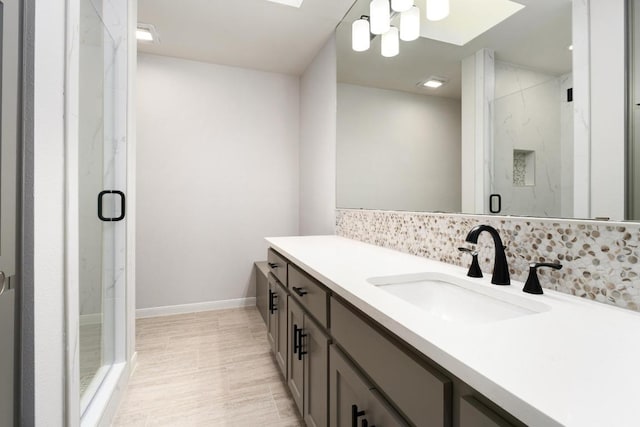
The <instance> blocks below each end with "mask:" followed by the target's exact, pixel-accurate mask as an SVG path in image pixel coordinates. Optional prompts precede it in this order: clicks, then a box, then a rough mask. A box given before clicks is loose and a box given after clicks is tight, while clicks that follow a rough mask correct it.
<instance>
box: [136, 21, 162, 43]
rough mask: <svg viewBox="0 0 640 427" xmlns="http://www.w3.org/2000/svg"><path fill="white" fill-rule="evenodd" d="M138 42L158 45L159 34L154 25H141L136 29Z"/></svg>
mask: <svg viewBox="0 0 640 427" xmlns="http://www.w3.org/2000/svg"><path fill="white" fill-rule="evenodd" d="M136 40H138V41H141V42H147V43H157V42H158V41H159V37H158V32H157V31H156V28H155V27H154V26H153V25H151V24H142V23H140V24H138V25H137V27H136Z"/></svg>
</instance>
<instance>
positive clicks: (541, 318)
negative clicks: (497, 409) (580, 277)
mask: <svg viewBox="0 0 640 427" xmlns="http://www.w3.org/2000/svg"><path fill="white" fill-rule="evenodd" d="M267 241H268V242H269V244H270V245H271V247H273V248H274V249H275V250H277V251H278V252H280V253H281V254H282V255H284V256H285V257H287V258H288V259H289V260H290V261H292V262H293V263H295V264H297V265H298V266H299V267H301V268H303V269H304V270H305V271H307V272H308V273H309V274H310V275H311V276H313V277H315V278H316V279H317V280H319V281H320V282H322V283H323V284H325V285H326V286H327V287H328V288H329V289H331V290H332V291H333V292H335V293H337V294H338V295H340V296H341V297H343V298H344V299H346V300H347V301H349V302H350V303H351V304H353V305H354V306H356V307H358V308H359V309H360V310H362V311H363V312H364V313H366V314H368V315H369V316H370V317H372V318H373V319H375V320H376V321H377V322H379V323H380V324H382V325H383V326H384V327H386V328H387V329H389V330H390V331H391V332H393V333H395V334H396V335H397V336H399V337H400V338H402V339H403V340H405V341H406V342H407V343H409V344H410V345H412V346H413V347H415V348H416V349H417V350H418V351H420V352H422V353H423V354H424V355H426V356H427V357H429V358H430V359H432V360H434V361H435V362H436V363H438V364H440V365H441V366H442V367H443V368H445V369H447V370H448V371H450V372H451V373H452V374H454V375H455V376H457V377H458V378H460V379H461V380H463V381H465V382H466V383H468V384H469V385H471V386H472V387H473V388H475V389H476V390H478V391H479V392H480V393H482V394H483V395H485V396H486V397H488V398H489V399H491V400H492V401H494V402H495V403H497V404H498V405H500V406H501V407H503V408H504V409H505V410H506V411H508V412H509V413H511V414H513V415H514V416H515V417H516V418H518V419H520V420H521V421H522V422H524V423H526V424H528V425H531V426H556V425H562V426H579V427H587V426H597V427H605V426H607V427H608V426H615V427H623V426H640V410H639V409H638V408H639V406H638V402H640V314H638V313H635V312H632V311H629V310H624V309H619V308H616V307H611V306H607V305H605V304H601V303H596V302H592V301H587V300H583V299H580V298H577V297H572V296H569V295H565V294H561V293H558V292H554V291H550V290H547V289H545V290H544V292H545V293H544V295H530V294H526V293H523V292H522V287H523V286H524V284H523V283H521V282H517V281H514V280H512V285H511V286H495V285H491V284H490V279H491V275H490V274H485V277H484V278H481V279H470V280H473V281H475V282H477V285H478V286H479V287H482V286H486V287H491V288H492V289H499V290H500V292H506V293H508V294H512V295H517V296H518V297H520V298H527V299H531V300H533V301H536V302H542V303H544V304H546V305H548V306H549V307H550V310H547V311H545V312H541V313H535V314H531V315H526V316H521V317H517V318H512V319H506V320H500V321H494V322H489V323H481V324H464V323H453V322H448V321H446V320H442V319H440V318H437V317H435V316H431V315H429V314H427V313H425V312H424V311H422V310H421V309H419V308H418V307H416V306H414V305H412V304H410V303H408V302H405V301H403V300H401V299H399V298H397V297H395V296H393V295H390V294H389V293H387V292H385V291H384V290H382V289H380V288H378V287H376V286H374V285H372V284H371V283H369V282H368V281H367V279H369V278H372V277H380V276H391V275H400V274H412V273H422V272H443V273H447V274H450V275H457V276H460V277H466V269H465V268H461V267H457V266H453V265H450V264H445V263H441V262H437V261H432V260H428V259H426V258H421V257H417V256H412V255H408V254H404V253H401V252H398V251H394V250H391V249H385V248H381V247H378V246H373V245H369V244H366V243H362V242H358V241H355V240H350V239H346V238H343V237H338V236H306V237H273V238H267ZM461 243H462V242H461ZM543 280H544V277H541V281H543Z"/></svg>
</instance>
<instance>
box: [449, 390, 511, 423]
mask: <svg viewBox="0 0 640 427" xmlns="http://www.w3.org/2000/svg"><path fill="white" fill-rule="evenodd" d="M460 427H513V424H511V423H509V422H507V421H506V420H504V419H503V418H502V417H500V416H499V415H498V414H496V413H495V412H493V411H492V410H491V409H489V408H487V407H486V406H484V405H483V404H482V403H480V402H479V401H477V400H476V399H474V398H473V397H471V396H464V397H462V398H461V399H460Z"/></svg>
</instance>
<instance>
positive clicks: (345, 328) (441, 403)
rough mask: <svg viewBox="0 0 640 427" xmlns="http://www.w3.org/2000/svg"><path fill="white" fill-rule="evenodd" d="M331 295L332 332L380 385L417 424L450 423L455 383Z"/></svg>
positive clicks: (395, 403) (435, 424)
mask: <svg viewBox="0 0 640 427" xmlns="http://www.w3.org/2000/svg"><path fill="white" fill-rule="evenodd" d="M368 322H371V320H369V319H367V321H365V320H364V316H362V315H360V314H355V313H354V312H353V311H352V310H351V309H350V308H348V307H346V306H345V305H344V304H342V303H341V302H339V301H338V300H336V299H335V298H333V297H332V298H331V333H332V335H333V337H334V339H335V341H336V342H337V343H338V345H339V346H340V347H342V348H343V349H344V350H345V351H346V352H347V353H348V354H349V355H350V356H351V358H352V359H353V360H354V361H355V362H356V363H357V364H358V365H359V366H360V368H361V369H362V370H363V371H364V372H366V373H367V375H368V376H369V377H370V378H371V379H372V381H373V382H375V383H376V385H377V388H379V390H380V391H381V392H382V393H383V394H384V395H385V396H386V397H387V398H388V399H389V400H390V401H391V402H393V404H394V405H395V406H396V407H397V409H398V410H399V411H401V412H402V413H403V414H404V416H405V417H406V418H407V419H408V420H409V421H411V423H413V424H415V425H416V426H429V427H432V426H433V427H435V426H450V425H451V422H452V421H451V419H452V405H451V404H452V382H451V380H450V379H449V378H447V377H445V376H444V375H442V374H441V373H440V372H437V371H436V370H435V369H433V368H430V367H428V366H425V364H423V363H421V362H419V361H418V360H417V359H416V357H415V356H413V355H410V354H409V353H407V352H405V351H404V350H403V349H401V348H400V347H399V345H400V344H399V343H398V342H394V341H392V339H391V338H389V337H387V336H385V335H383V333H382V332H379V331H378V330H377V329H374V328H373V327H372V326H370V324H368Z"/></svg>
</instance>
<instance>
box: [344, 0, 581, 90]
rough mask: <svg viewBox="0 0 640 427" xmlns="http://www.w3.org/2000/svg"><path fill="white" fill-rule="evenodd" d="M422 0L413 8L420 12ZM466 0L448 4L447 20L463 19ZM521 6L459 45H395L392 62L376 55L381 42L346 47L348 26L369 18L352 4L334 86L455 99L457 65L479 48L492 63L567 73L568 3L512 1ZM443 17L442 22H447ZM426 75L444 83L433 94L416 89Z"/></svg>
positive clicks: (361, 1) (360, 5)
mask: <svg viewBox="0 0 640 427" xmlns="http://www.w3.org/2000/svg"><path fill="white" fill-rule="evenodd" d="M424 1H425V0H417V1H416V5H418V6H419V7H420V10H421V13H422V14H424V10H425V9H424ZM465 1H466V0H451V15H450V18H451V16H453V15H456V14H457V15H462V16H457V17H454V19H455V20H459V21H463V20H465V19H470V18H469V17H468V16H465V14H466V13H468V12H469V10H470V9H469V8H467V9H465V8H464V7H460V4H461V3H464V2H465ZM517 3H520V4H521V5H524V6H525V7H524V8H522V9H520V10H519V11H517V12H516V13H514V14H513V15H511V16H510V17H508V18H507V19H505V20H503V21H502V22H499V23H498V24H497V25H495V26H494V27H492V28H490V29H489V30H487V31H486V32H484V33H483V34H481V35H479V36H478V37H476V38H474V39H473V40H471V41H470V42H468V43H467V44H465V45H464V46H456V45H454V44H450V43H444V42H441V41H436V40H432V39H427V38H424V37H421V38H419V39H418V40H415V41H412V42H400V54H399V55H398V56H395V57H393V58H384V57H382V56H381V55H380V39H381V37H376V38H375V39H374V40H372V42H371V48H370V49H369V50H368V51H366V52H354V51H353V50H352V49H351V23H352V22H353V21H354V20H356V19H358V18H359V17H360V16H361V15H369V0H357V1H356V3H355V4H354V5H353V7H352V8H351V10H350V11H349V12H348V13H347V15H346V16H345V18H344V19H343V21H342V23H341V24H340V25H339V26H338V29H337V31H336V40H337V52H338V82H340V83H351V84H357V85H362V86H370V87H377V88H381V89H391V90H400V91H405V92H412V93H419V94H423V95H435V96H443V97H447V98H458V99H459V98H460V93H461V82H460V78H461V68H460V64H461V61H462V60H463V59H464V58H466V57H468V56H471V55H473V54H474V53H475V52H477V51H478V50H480V49H483V48H488V49H493V50H494V51H495V55H496V60H499V61H504V62H510V63H513V64H518V65H520V66H523V67H527V68H532V69H535V70H538V71H542V72H545V73H549V74H554V75H558V76H560V75H562V74H565V73H568V72H570V71H571V51H570V50H569V49H568V48H569V46H570V45H571V0H517ZM450 18H446V19H450ZM429 76H439V77H444V78H446V79H447V80H448V82H447V84H445V85H444V86H442V87H441V88H439V89H437V90H429V89H425V88H423V87H420V86H419V85H418V83H420V82H424V81H425V80H426V79H427V78H428V77H429Z"/></svg>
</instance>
